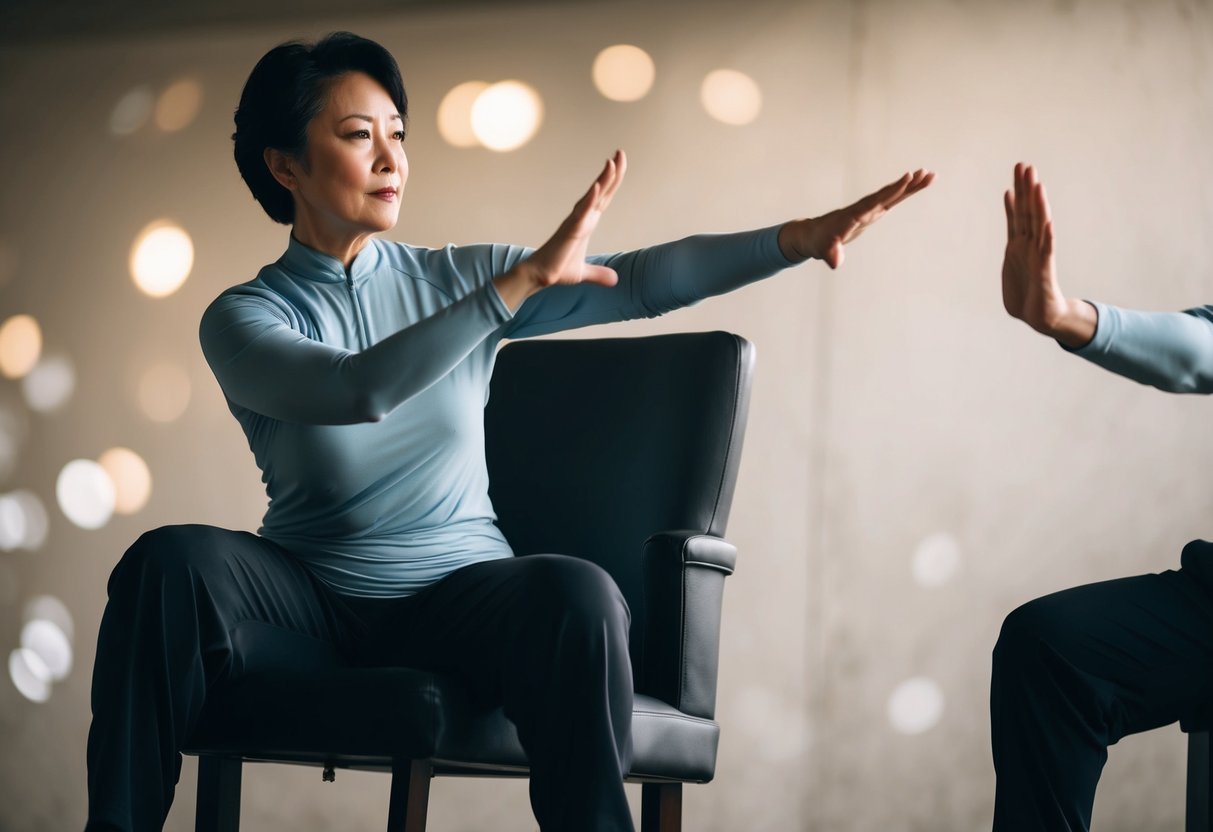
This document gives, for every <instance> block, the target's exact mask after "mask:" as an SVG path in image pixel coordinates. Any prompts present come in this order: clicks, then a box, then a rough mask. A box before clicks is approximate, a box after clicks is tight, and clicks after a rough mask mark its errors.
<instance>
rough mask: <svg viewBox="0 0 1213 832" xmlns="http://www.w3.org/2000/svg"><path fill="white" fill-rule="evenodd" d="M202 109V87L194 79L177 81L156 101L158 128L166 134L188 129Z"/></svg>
mask: <svg viewBox="0 0 1213 832" xmlns="http://www.w3.org/2000/svg"><path fill="white" fill-rule="evenodd" d="M200 109H202V85H201V84H199V83H198V82H197V81H195V80H194V79H193V78H182V79H181V80H179V81H175V82H174V83H172V84H170V85H169V86H168V87H167V88H165V90H164V92H162V93H160V98H159V99H158V100H157V101H156V126H157V127H159V128H160V129H161V130H163V131H164V132H166V133H172V132H175V131H177V130H181V129H182V128H185V127H188V126H189V125H190V123H191V122H192V121H193V120H194V119H195V118H196V117H197V115H198V111H199V110H200Z"/></svg>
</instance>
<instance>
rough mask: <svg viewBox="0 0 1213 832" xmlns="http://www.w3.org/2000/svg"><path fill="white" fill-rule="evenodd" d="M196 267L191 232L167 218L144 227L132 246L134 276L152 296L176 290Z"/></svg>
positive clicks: (131, 264)
mask: <svg viewBox="0 0 1213 832" xmlns="http://www.w3.org/2000/svg"><path fill="white" fill-rule="evenodd" d="M193 266H194V243H193V241H191V240H190V235H189V234H187V233H186V232H185V229H183V228H181V227H180V226H178V225H175V224H174V223H171V222H169V221H167V220H157V221H155V222H153V223H149V224H148V225H146V226H144V228H143V230H142V231H140V232H139V234H138V236H136V237H135V242H134V244H132V245H131V256H130V268H131V277H132V278H133V279H134V281H135V285H136V286H138V287H139V290H140V291H141V292H143V293H144V294H145V295H148V296H149V297H153V298H163V297H167V296H168V295H171V294H172V293H173V292H175V291H177V290H178V289H179V288H181V284H182V283H184V282H185V279H186V278H187V277H189V275H190V269H192V268H193Z"/></svg>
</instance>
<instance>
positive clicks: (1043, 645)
mask: <svg viewBox="0 0 1213 832" xmlns="http://www.w3.org/2000/svg"><path fill="white" fill-rule="evenodd" d="M1005 205H1006V212H1007V249H1006V259H1005V261H1004V263H1003V267H1002V296H1003V304H1004V305H1005V306H1006V309H1007V312H1009V313H1010V314H1011V315H1012V316H1013V317H1015V318H1018V319H1020V320H1022V321H1023V322H1025V323H1026V324H1028V325H1029V326H1031V327H1032V328H1033V329H1034V330H1036V331H1037V332H1040V333H1043V334H1045V335H1048V336H1049V337H1051V338H1055V339H1057V341H1059V342H1060V343H1061V345H1062V346H1063V347H1065V348H1067V349H1068V350H1071V351H1073V352H1074V353H1076V354H1077V355H1080V356H1082V357H1083V358H1086V359H1088V360H1089V361H1091V362H1093V363H1095V364H1097V365H1099V366H1100V367H1103V368H1104V369H1106V370H1111V371H1112V372H1114V373H1118V374H1120V375H1123V376H1127V377H1128V378H1131V379H1133V380H1135V381H1139V382H1142V383H1143V384H1150V385H1153V386H1154V387H1157V388H1159V389H1160V390H1165V391H1167V392H1171V393H1213V306H1199V307H1196V308H1195V309H1189V310H1187V311H1186V312H1138V311H1135V310H1129V309H1117V308H1116V307H1114V306H1107V305H1105V304H1100V303H1089V302H1087V301H1082V300H1077V299H1075V298H1067V297H1066V296H1065V295H1064V294H1062V291H1061V286H1060V284H1059V283H1058V280H1057V270H1056V268H1055V266H1054V263H1053V242H1054V236H1053V223H1052V220H1051V218H1050V214H1049V202H1048V199H1047V198H1046V196H1045V190H1044V185H1042V184H1041V183H1040V182H1038V181H1037V178H1036V172H1035V171H1034V170H1033V169H1032V168H1031V167H1027V166H1024V165H1022V164H1021V165H1017V166H1016V168H1015V188H1014V192H1013V193H1012V192H1011V191H1008V192H1007V193H1006V197H1005ZM1211 558H1213V544H1209V543H1206V542H1204V541H1199V540H1198V541H1193V542H1192V543H1189V544H1188V545H1187V546H1186V547H1185V548H1184V550H1183V555H1182V558H1181V568H1179V569H1177V570H1167V571H1165V572H1162V573H1159V574H1155V575H1140V576H1137V577H1132V578H1122V579H1120V580H1114V581H1105V582H1103V583H1097V584H1090V585H1088V586H1080V587H1074V588H1071V589H1067V590H1064V591H1062V592H1057V593H1054V594H1052V595H1046V596H1045V597H1043V598H1037V599H1036V600H1034V601H1030V602H1028V603H1027V604H1024V605H1023V606H1022V607H1019V608H1018V609H1016V610H1015V611H1013V612H1012V613H1011V614H1010V615H1008V616H1007V618H1006V621H1005V622H1004V623H1003V626H1002V633H1001V635H1000V636H999V638H998V643H997V645H996V646H995V647H994V671H993V678H992V681H991V690H990V710H991V732H992V740H993V747H994V769H995V771H996V772H997V775H998V784H997V789H996V792H995V799H994V830H995V832H1012V830H1014V832H1020V830H1033V831H1034V832H1035V831H1036V830H1041V832H1052V830H1056V831H1057V832H1061V830H1085V829H1088V828H1089V827H1090V825H1091V809H1092V806H1093V805H1094V802H1095V786H1096V784H1097V783H1098V782H1099V775H1100V772H1101V771H1102V770H1103V766H1104V762H1105V761H1106V760H1107V758H1108V746H1109V745H1112V744H1113V743H1115V742H1117V741H1118V740H1120V738H1121V737H1124V736H1126V735H1128V734H1134V733H1137V732H1139V731H1148V730H1149V729H1151V728H1157V727H1159V726H1162V725H1167V724H1169V723H1172V722H1175V721H1177V720H1185V721H1186V720H1189V719H1192V718H1193V717H1195V716H1197V715H1198V714H1200V713H1201V712H1202V711H1205V710H1207V707H1208V705H1209V703H1210V702H1213V595H1211V594H1210V593H1211V592H1213V574H1211V573H1210V570H1211V569H1213V560H1211Z"/></svg>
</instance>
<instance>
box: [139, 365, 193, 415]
mask: <svg viewBox="0 0 1213 832" xmlns="http://www.w3.org/2000/svg"><path fill="white" fill-rule="evenodd" d="M138 396H139V407H140V409H142V410H143V412H144V414H145V415H146V416H147V417H148V418H149V419H151V420H152V421H153V422H172V421H174V420H176V419H177V418H179V417H180V416H181V414H182V413H184V412H185V409H186V408H187V407H188V406H189V403H190V377H189V376H188V375H187V374H186V372H185V370H183V369H181V368H180V367H178V366H177V365H176V364H169V363H159V364H153V365H152V366H150V367H148V368H147V369H146V370H145V371H144V372H143V375H141V376H140V377H139V390H138Z"/></svg>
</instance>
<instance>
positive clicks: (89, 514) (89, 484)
mask: <svg viewBox="0 0 1213 832" xmlns="http://www.w3.org/2000/svg"><path fill="white" fill-rule="evenodd" d="M55 497H56V498H57V499H58V500H59V508H60V509H61V510H62V511H63V513H64V515H66V517H67V519H68V520H71V521H72V522H73V523H75V524H76V525H77V526H79V527H80V528H82V529H99V528H101V527H102V526H104V525H105V524H106V523H108V522H109V519H110V517H111V516H113V513H114V500H115V497H116V495H115V494H114V483H113V481H112V480H110V478H109V474H107V473H105V469H104V468H102V467H101V466H100V465H98V464H97V463H96V462H93V461H92V460H91V459H73V460H72V461H71V462H69V463H68V464H67V465H64V466H63V470H62V471H60V472H59V479H58V480H57V481H56V482H55Z"/></svg>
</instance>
